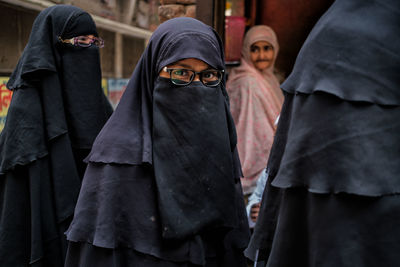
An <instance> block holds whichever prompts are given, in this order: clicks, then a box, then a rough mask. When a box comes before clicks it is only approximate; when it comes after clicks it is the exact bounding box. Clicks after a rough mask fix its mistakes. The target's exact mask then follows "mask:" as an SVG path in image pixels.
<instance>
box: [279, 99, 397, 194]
mask: <svg viewBox="0 0 400 267" xmlns="http://www.w3.org/2000/svg"><path fill="white" fill-rule="evenodd" d="M291 104H292V105H293V106H292V107H291V109H292V111H291V112H292V114H291V115H290V117H291V118H292V119H291V120H290V121H287V122H286V123H289V127H288V131H287V135H288V136H287V143H286V148H285V152H284V154H283V157H282V159H281V162H280V166H279V170H278V171H277V174H276V178H275V179H274V181H273V182H272V185H273V186H277V187H282V188H287V187H306V188H307V189H308V190H309V191H310V192H314V193H331V192H332V193H340V192H346V193H351V194H357V195H365V196H381V195H390V194H395V193H400V179H393V177H396V176H397V175H398V174H399V173H400V135H399V133H400V120H399V119H398V118H400V106H381V105H375V104H372V103H365V102H362V103H360V102H347V101H343V100H341V99H340V98H337V97H335V96H332V95H329V94H326V93H315V94H312V95H305V94H297V95H296V96H295V97H294V99H293V102H292V103H291ZM316 111H318V112H316ZM338 111H340V112H338ZM382 137H384V138H382ZM389 159H390V160H389ZM349 170H351V173H349Z"/></svg>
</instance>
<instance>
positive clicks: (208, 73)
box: [200, 70, 222, 87]
mask: <svg viewBox="0 0 400 267" xmlns="http://www.w3.org/2000/svg"><path fill="white" fill-rule="evenodd" d="M200 78H201V82H202V83H203V84H204V85H206V86H211V87H212V86H217V85H218V84H219V83H220V82H221V78H222V73H221V71H219V70H205V71H202V72H201V77H200Z"/></svg>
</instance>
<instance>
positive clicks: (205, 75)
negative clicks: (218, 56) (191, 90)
mask: <svg viewBox="0 0 400 267" xmlns="http://www.w3.org/2000/svg"><path fill="white" fill-rule="evenodd" d="M163 70H164V71H165V72H168V73H169V75H170V79H171V82H172V83H173V84H175V85H180V86H185V85H189V84H190V83H191V82H192V81H193V79H194V77H196V75H197V74H198V75H199V78H200V81H201V82H202V83H203V84H204V85H205V86H208V87H215V86H217V85H218V84H220V82H221V80H222V77H223V74H224V72H225V71H224V70H214V69H209V70H203V71H199V72H196V71H194V70H189V69H169V68H167V67H164V68H163Z"/></svg>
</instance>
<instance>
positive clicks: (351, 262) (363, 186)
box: [246, 0, 400, 267]
mask: <svg viewBox="0 0 400 267" xmlns="http://www.w3.org/2000/svg"><path fill="white" fill-rule="evenodd" d="M399 14H400V2H399V1H396V0H376V1H362V0H352V1H348V0H337V1H335V2H334V3H333V5H332V6H331V7H330V9H329V10H328V11H327V12H326V13H325V14H324V15H323V16H322V17H321V19H320V20H319V22H318V23H317V24H316V25H315V27H314V29H313V30H312V32H311V33H310V35H309V36H308V38H307V40H306V42H305V43H304V45H303V47H302V49H301V51H300V53H299V55H298V58H297V60H296V63H295V66H294V70H293V72H292V73H291V75H290V76H289V77H288V79H287V80H286V81H285V82H284V83H283V85H282V88H283V90H284V92H285V103H284V105H283V109H282V112H281V116H280V120H279V125H278V128H277V132H276V137H275V140H274V144H273V147H272V151H271V155H270V160H269V163H268V169H269V177H268V182H267V185H266V189H265V191H264V195H263V200H262V204H261V212H260V215H259V217H258V220H257V224H256V228H255V230H254V233H253V236H252V239H251V241H250V245H249V247H248V248H247V250H246V255H247V256H248V257H250V258H251V259H254V260H256V262H257V266H268V267H276V266H310V267H313V266H327V267H330V266H332V267H333V266H354V267H361V266H362V267H375V266H390V267H395V266H400V260H399V259H400V258H399V251H400V242H399V240H400V228H399V224H400V179H399V174H400V135H399V133H400V120H399V117H400V76H399V73H400V53H399V46H400V35H399V32H400V16H399Z"/></svg>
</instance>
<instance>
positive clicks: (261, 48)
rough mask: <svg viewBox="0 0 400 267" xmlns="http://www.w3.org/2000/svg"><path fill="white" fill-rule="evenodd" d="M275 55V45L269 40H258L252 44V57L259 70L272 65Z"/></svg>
mask: <svg viewBox="0 0 400 267" xmlns="http://www.w3.org/2000/svg"><path fill="white" fill-rule="evenodd" d="M274 55H275V51H274V47H273V46H272V45H271V44H270V43H269V42H267V41H258V42H255V43H254V44H252V45H251V46H250V59H251V61H252V62H253V64H254V67H256V69H258V70H259V71H263V70H265V69H267V68H269V67H270V66H271V64H272V61H273V60H274Z"/></svg>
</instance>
